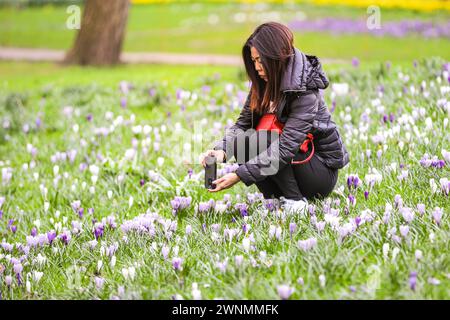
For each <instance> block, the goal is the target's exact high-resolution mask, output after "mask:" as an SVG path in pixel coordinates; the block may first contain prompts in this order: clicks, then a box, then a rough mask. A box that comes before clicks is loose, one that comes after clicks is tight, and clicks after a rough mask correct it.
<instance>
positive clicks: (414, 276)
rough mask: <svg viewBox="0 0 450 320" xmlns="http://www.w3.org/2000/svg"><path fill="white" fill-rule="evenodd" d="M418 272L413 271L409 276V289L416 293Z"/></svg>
mask: <svg viewBox="0 0 450 320" xmlns="http://www.w3.org/2000/svg"><path fill="white" fill-rule="evenodd" d="M416 285H417V272H415V271H413V272H411V273H410V274H409V287H410V288H411V290H412V291H416Z"/></svg>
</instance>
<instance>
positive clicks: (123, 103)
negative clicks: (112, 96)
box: [120, 97, 127, 108]
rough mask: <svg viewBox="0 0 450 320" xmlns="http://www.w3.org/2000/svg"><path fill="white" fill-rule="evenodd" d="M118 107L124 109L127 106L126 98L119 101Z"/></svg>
mask: <svg viewBox="0 0 450 320" xmlns="http://www.w3.org/2000/svg"><path fill="white" fill-rule="evenodd" d="M120 106H121V107H122V108H125V107H126V106H127V98H126V97H122V98H121V99H120Z"/></svg>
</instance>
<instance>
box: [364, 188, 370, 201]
mask: <svg viewBox="0 0 450 320" xmlns="http://www.w3.org/2000/svg"><path fill="white" fill-rule="evenodd" d="M364 198H365V199H366V200H367V199H369V191H367V190H366V191H364Z"/></svg>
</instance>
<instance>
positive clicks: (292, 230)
mask: <svg viewBox="0 0 450 320" xmlns="http://www.w3.org/2000/svg"><path fill="white" fill-rule="evenodd" d="M296 230H297V224H296V223H294V222H291V223H289V233H290V234H291V237H292V234H293V233H295V231H296Z"/></svg>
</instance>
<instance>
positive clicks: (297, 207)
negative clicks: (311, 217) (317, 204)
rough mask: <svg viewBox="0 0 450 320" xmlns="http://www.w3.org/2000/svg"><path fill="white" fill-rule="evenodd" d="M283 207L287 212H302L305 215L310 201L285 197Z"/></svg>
mask: <svg viewBox="0 0 450 320" xmlns="http://www.w3.org/2000/svg"><path fill="white" fill-rule="evenodd" d="M282 207H283V209H284V211H285V212H286V213H287V214H301V215H305V214H306V213H307V210H308V201H307V200H306V198H303V200H291V199H283V206H282Z"/></svg>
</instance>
